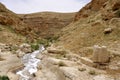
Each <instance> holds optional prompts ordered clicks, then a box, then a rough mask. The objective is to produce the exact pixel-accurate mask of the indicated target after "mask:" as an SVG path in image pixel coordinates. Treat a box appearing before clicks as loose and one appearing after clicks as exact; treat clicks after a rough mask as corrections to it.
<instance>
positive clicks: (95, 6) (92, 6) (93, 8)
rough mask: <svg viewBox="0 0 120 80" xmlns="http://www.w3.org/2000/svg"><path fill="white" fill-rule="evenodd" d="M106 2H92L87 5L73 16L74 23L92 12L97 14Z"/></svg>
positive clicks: (103, 0) (94, 0)
mask: <svg viewBox="0 0 120 80" xmlns="http://www.w3.org/2000/svg"><path fill="white" fill-rule="evenodd" d="M107 1H108V0H92V1H91V2H90V3H89V4H87V5H86V6H85V7H83V8H82V9H81V10H80V11H79V12H78V13H77V14H76V16H75V18H74V21H78V20H79V19H80V18H86V17H88V16H90V15H91V14H92V13H93V12H97V11H99V10H100V8H101V7H103V4H104V3H105V2H107Z"/></svg>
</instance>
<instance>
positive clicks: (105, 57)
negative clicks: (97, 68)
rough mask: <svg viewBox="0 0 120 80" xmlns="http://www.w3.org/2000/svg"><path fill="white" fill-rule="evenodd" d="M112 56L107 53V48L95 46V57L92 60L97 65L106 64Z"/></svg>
mask: <svg viewBox="0 0 120 80" xmlns="http://www.w3.org/2000/svg"><path fill="white" fill-rule="evenodd" d="M109 58H110V54H109V52H108V51H107V48H106V46H102V47H100V46H98V45H95V46H94V51H93V57H92V60H93V62H96V63H106V62H109Z"/></svg>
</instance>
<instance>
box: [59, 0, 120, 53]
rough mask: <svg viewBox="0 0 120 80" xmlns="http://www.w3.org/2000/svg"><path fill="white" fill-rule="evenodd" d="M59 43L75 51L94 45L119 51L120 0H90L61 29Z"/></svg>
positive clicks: (79, 51)
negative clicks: (68, 23)
mask: <svg viewBox="0 0 120 80" xmlns="http://www.w3.org/2000/svg"><path fill="white" fill-rule="evenodd" d="M59 45H63V46H65V48H67V49H70V50H71V51H73V52H75V53H81V52H82V50H83V49H87V48H88V47H92V46H94V45H104V46H107V47H109V48H110V49H115V50H116V51H119V48H120V1H119V0H92V1H91V2H90V3H89V4H87V5H86V6H85V7H84V8H83V9H81V10H80V11H79V12H78V13H77V14H76V16H75V18H74V22H73V23H71V24H70V25H68V26H67V27H66V28H64V29H63V30H62V34H61V38H60V42H59Z"/></svg>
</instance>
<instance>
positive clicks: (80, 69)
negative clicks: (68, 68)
mask: <svg viewBox="0 0 120 80" xmlns="http://www.w3.org/2000/svg"><path fill="white" fill-rule="evenodd" d="M78 70H79V71H81V72H82V71H86V69H85V68H78Z"/></svg>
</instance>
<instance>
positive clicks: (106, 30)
mask: <svg viewBox="0 0 120 80" xmlns="http://www.w3.org/2000/svg"><path fill="white" fill-rule="evenodd" d="M112 31H113V29H112V28H106V29H105V30H104V34H109V33H111V32H112Z"/></svg>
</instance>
